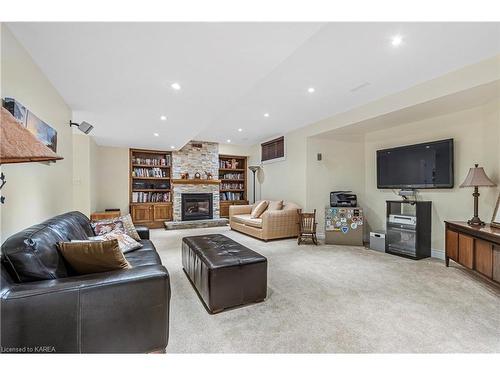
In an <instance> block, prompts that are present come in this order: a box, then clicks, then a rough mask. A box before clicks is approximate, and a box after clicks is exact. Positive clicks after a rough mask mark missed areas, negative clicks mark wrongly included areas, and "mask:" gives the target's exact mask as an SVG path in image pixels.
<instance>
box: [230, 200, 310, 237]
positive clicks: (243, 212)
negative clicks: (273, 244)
mask: <svg viewBox="0 0 500 375" xmlns="http://www.w3.org/2000/svg"><path fill="white" fill-rule="evenodd" d="M257 203H258V202H257ZM253 207H254V205H245V206H230V207H229V225H230V226H231V229H233V230H236V231H238V232H242V233H245V234H248V235H250V236H253V237H256V238H260V239H261V240H265V241H267V240H272V239H276V238H289V237H297V235H298V232H299V227H298V222H299V216H298V214H297V209H299V208H300V207H299V206H297V205H296V204H295V203H292V202H283V209H281V210H270V209H267V210H266V211H264V213H263V214H262V215H261V216H260V217H259V218H258V219H252V218H251V217H250V213H251V212H252V208H253Z"/></svg>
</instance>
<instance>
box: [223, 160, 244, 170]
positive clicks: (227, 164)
mask: <svg viewBox="0 0 500 375" xmlns="http://www.w3.org/2000/svg"><path fill="white" fill-rule="evenodd" d="M239 165H240V162H239V161H238V160H236V159H232V160H219V168H225V169H228V168H229V169H236V168H241V167H239Z"/></svg>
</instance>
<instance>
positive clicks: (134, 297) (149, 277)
mask: <svg viewBox="0 0 500 375" xmlns="http://www.w3.org/2000/svg"><path fill="white" fill-rule="evenodd" d="M169 305H170V279H169V274H168V271H167V270H166V268H165V267H163V266H161V265H150V266H141V267H136V268H132V269H128V270H120V271H111V272H103V273H96V274H89V275H82V276H76V277H68V278H62V279H55V280H44V281H36V282H30V283H22V284H14V285H13V286H12V287H11V288H10V290H9V291H8V292H6V293H4V295H3V296H2V299H1V326H2V333H1V346H2V348H14V349H15V348H17V347H32V348H36V347H48V348H49V349H48V351H54V352H58V353H61V352H72V353H115V352H120V353H125V352H131V353H147V352H152V351H157V350H162V349H164V348H165V347H166V346H167V342H168V320H169ZM26 332H29V333H30V334H29V336H26V334H25V333H26ZM137 332H141V335H139V336H138V335H137ZM51 348H52V349H51ZM9 350H10V349H9Z"/></svg>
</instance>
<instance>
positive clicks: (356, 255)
mask: <svg viewBox="0 0 500 375" xmlns="http://www.w3.org/2000/svg"><path fill="white" fill-rule="evenodd" d="M208 233H223V234H225V235H227V236H228V237H231V238H233V239H234V240H236V241H238V242H240V243H242V244H243V245H245V246H248V247H249V248H251V249H253V250H255V251H257V252H259V253H261V254H262V255H264V256H266V257H267V259H268V298H267V300H266V301H264V302H263V303H259V304H253V305H249V306H244V307H240V308H236V309H232V310H228V311H224V312H222V313H219V314H216V315H210V314H208V313H207V311H206V310H205V308H204V307H203V305H202V303H201V301H200V300H199V298H198V296H197V294H196V292H195V291H194V290H193V288H192V286H191V284H190V283H189V281H188V280H187V277H186V275H185V274H184V272H183V271H182V264H181V239H182V237H184V236H189V235H196V234H208ZM152 240H153V241H154V243H155V244H156V246H157V249H158V251H159V253H160V255H161V258H162V260H163V264H164V265H165V266H166V267H167V269H168V270H169V272H170V277H171V285H172V301H171V305H170V341H169V345H168V347H167V352H169V353H213V352H224V353H241V352H243V353H323V352H326V353H346V352H347V353H368V352H370V353H386V352H389V353H391V352H399V353H401V352H403V353H408V352H410V353H433V352H500V291H499V289H498V288H497V287H495V286H492V285H491V284H489V283H487V282H485V281H483V280H479V279H478V278H477V277H474V276H472V275H471V274H470V273H468V272H467V271H465V270H463V269H461V268H460V267H459V266H453V267H450V268H445V266H444V262H443V261H440V260H436V259H428V260H421V261H413V260H407V259H404V258H400V257H397V256H392V255H388V254H383V253H378V252H376V251H372V250H368V249H364V248H361V247H347V246H331V245H322V246H318V247H315V246H312V245H301V246H300V247H299V246H297V245H296V242H295V240H281V241H270V242H268V243H266V242H262V241H259V240H256V239H253V238H251V237H248V236H245V235H243V234H240V233H237V232H234V231H231V230H229V228H227V227H222V228H204V229H185V230H174V231H165V230H153V231H152Z"/></svg>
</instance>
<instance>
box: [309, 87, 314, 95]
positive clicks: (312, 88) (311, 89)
mask: <svg viewBox="0 0 500 375" xmlns="http://www.w3.org/2000/svg"><path fill="white" fill-rule="evenodd" d="M314 91H316V90H315V89H314V87H309V88H308V89H307V92H309V93H311V94H312V93H313V92H314Z"/></svg>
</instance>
